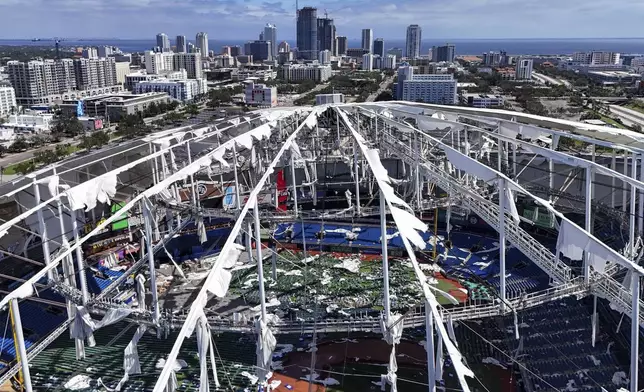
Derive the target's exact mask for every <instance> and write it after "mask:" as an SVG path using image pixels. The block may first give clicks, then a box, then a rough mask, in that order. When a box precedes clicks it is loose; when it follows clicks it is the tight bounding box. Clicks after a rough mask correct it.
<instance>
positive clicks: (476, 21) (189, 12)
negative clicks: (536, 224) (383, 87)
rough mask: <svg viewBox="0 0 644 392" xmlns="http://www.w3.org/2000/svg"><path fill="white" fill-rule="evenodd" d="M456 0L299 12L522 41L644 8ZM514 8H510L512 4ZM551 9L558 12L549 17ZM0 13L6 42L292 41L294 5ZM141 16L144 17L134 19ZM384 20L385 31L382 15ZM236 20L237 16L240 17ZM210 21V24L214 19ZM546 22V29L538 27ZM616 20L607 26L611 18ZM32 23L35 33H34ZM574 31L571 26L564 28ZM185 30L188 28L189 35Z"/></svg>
mask: <svg viewBox="0 0 644 392" xmlns="http://www.w3.org/2000/svg"><path fill="white" fill-rule="evenodd" d="M471 3H473V2H471V1H465V0H456V1H454V2H450V3H449V4H441V6H440V7H437V4H435V3H433V2H427V3H423V4H418V3H416V2H412V1H410V0H404V1H402V2H399V3H397V4H392V3H385V2H379V1H376V2H373V1H370V2H366V1H363V0H359V1H350V2H348V5H347V2H340V1H333V2H330V3H326V4H324V5H321V4H319V5H318V4H305V3H300V7H301V8H302V7H304V6H312V7H317V8H318V10H319V12H318V14H319V16H322V15H324V11H325V9H326V10H328V12H329V18H332V19H334V21H335V25H336V28H337V30H338V35H340V34H342V35H345V36H348V37H351V38H356V37H360V36H361V30H362V29H365V28H371V29H373V30H374V31H373V33H374V35H377V36H378V37H383V38H385V39H399V38H404V36H405V28H406V26H407V25H409V24H414V23H417V24H419V25H420V26H421V27H422V28H423V29H424V30H425V32H426V34H427V36H428V37H429V36H431V37H434V38H450V39H471V38H487V39H497V38H498V39H521V38H535V39H536V38H544V39H546V38H599V37H610V38H622V37H638V36H641V35H642V33H641V29H639V28H638V26H639V20H640V19H641V16H642V15H644V4H638V3H625V2H624V3H618V2H611V3H610V4H606V3H605V1H604V0H591V1H585V2H583V3H582V2H577V1H575V2H557V3H555V2H554V0H545V1H537V0H524V1H521V2H518V1H515V0H486V1H482V2H477V3H476V4H471ZM513 5H516V6H513ZM553 10H557V12H552V11H553ZM92 12H95V13H97V14H98V13H100V16H101V18H103V17H105V18H107V20H110V23H103V24H102V23H95V19H94V18H91V17H87V16H88V15H91V13H92ZM0 13H1V14H3V15H10V16H11V17H10V18H8V19H6V20H5V22H6V23H3V24H2V25H1V26H0V37H2V38H6V39H19V38H25V39H26V38H50V37H91V38H121V39H141V38H144V37H148V36H154V35H156V34H157V33H159V32H160V31H164V32H165V33H166V34H167V35H168V36H169V37H176V36H177V35H184V34H185V35H188V36H192V35H193V34H194V33H196V32H198V31H205V32H208V33H209V34H210V36H211V37H212V38H217V39H232V38H238V39H252V38H253V37H254V36H255V37H256V31H257V29H258V28H261V27H262V26H264V25H265V24H266V23H272V24H275V25H276V26H277V28H278V29H279V31H280V36H281V38H282V39H286V40H289V39H295V38H296V34H295V5H294V4H291V3H290V2H269V1H264V2H259V1H257V0H242V1H237V2H223V1H213V2H209V3H205V2H203V1H202V0H188V1H186V2H182V3H180V4H179V3H171V2H169V1H165V0H145V1H142V2H137V3H134V4H132V3H130V2H127V1H125V0H116V1H110V2H108V1H106V0H92V1H89V2H87V3H85V2H84V3H83V7H78V6H77V3H75V2H71V1H69V0H55V1H48V2H46V3H45V2H43V1H42V0H39V1H36V2H30V3H21V2H18V1H15V0H9V1H5V2H0ZM141 13H145V16H146V17H145V18H141ZM383 13H384V14H387V15H389V16H391V18H390V20H389V21H388V23H387V24H386V26H384V25H383V24H382V22H381V20H380V18H381V17H382V14H383ZM239 16H241V18H240V17H239ZM215 19H216V20H217V22H216V23H214V22H213V20H215ZM543 20H548V30H547V31H544V29H543ZM617 20H619V23H612V22H611V21H617ZM34 26H37V28H34ZM571 26H573V27H574V28H571ZM188 30H192V31H194V32H192V31H188Z"/></svg>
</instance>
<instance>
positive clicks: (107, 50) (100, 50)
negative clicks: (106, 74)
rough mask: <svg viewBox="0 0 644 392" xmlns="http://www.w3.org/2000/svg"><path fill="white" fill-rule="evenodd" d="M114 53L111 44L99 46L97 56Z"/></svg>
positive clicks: (106, 55) (107, 55)
mask: <svg viewBox="0 0 644 392" xmlns="http://www.w3.org/2000/svg"><path fill="white" fill-rule="evenodd" d="M112 54H114V48H113V47H111V46H99V47H98V57H109V56H111V55H112Z"/></svg>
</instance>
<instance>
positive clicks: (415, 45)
mask: <svg viewBox="0 0 644 392" xmlns="http://www.w3.org/2000/svg"><path fill="white" fill-rule="evenodd" d="M422 33H423V30H422V29H421V28H420V26H419V25H416V24H413V25H409V26H408V27H407V39H406V41H405V49H406V51H405V56H407V57H408V58H410V59H415V58H418V57H420V43H421V39H422Z"/></svg>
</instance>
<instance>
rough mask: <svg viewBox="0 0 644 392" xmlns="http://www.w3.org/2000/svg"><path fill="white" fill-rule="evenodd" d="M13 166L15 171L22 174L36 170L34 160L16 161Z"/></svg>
mask: <svg viewBox="0 0 644 392" xmlns="http://www.w3.org/2000/svg"><path fill="white" fill-rule="evenodd" d="M13 168H14V170H15V172H16V173H19V174H22V175H23V176H24V175H26V174H28V173H31V172H32V171H34V170H36V164H35V162H34V161H32V160H29V161H24V162H20V163H16V165H15V166H14V167H13Z"/></svg>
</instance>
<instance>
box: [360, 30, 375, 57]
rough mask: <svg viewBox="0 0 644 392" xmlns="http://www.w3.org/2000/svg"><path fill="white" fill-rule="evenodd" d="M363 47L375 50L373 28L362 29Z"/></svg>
mask: <svg viewBox="0 0 644 392" xmlns="http://www.w3.org/2000/svg"><path fill="white" fill-rule="evenodd" d="M362 49H364V50H366V51H367V52H369V53H371V52H373V31H372V30H371V29H362Z"/></svg>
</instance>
